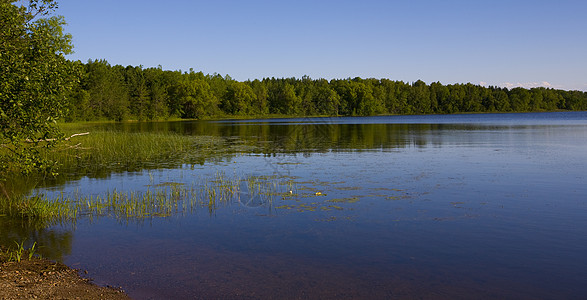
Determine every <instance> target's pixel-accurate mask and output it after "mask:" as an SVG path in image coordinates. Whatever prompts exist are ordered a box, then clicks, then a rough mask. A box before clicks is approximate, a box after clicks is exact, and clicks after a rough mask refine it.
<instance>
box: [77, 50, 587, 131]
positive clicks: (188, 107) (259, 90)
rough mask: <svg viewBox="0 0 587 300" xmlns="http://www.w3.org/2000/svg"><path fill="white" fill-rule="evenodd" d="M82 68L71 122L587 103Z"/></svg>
mask: <svg viewBox="0 0 587 300" xmlns="http://www.w3.org/2000/svg"><path fill="white" fill-rule="evenodd" d="M81 68H82V69H83V72H82V77H81V79H80V83H79V85H78V86H77V87H76V88H75V89H74V90H73V91H72V92H71V94H70V95H69V97H68V99H69V103H68V113H67V115H66V121H90V120H117V121H122V120H127V119H134V120H159V119H168V118H187V119H202V118H212V117H227V116H257V117H262V116H266V115H270V114H278V115H290V116H313V115H328V116H340V115H342V116H366V115H377V114H450V113H464V112H527V111H554V110H587V93H586V92H581V91H563V90H555V89H547V88H533V89H524V88H514V89H511V90H508V89H506V88H499V87H482V86H479V85H473V84H470V83H468V84H452V85H442V84H440V83H437V82H435V83H431V84H429V85H428V84H426V83H424V82H423V81H420V80H418V81H416V82H414V83H405V82H402V81H392V80H389V79H361V78H354V79H333V80H330V81H328V80H325V79H311V78H309V77H306V76H304V77H302V78H301V79H297V78H265V79H263V80H253V81H250V80H249V81H245V82H239V81H236V80H234V79H232V78H230V77H229V76H228V75H227V76H224V77H222V76H220V75H217V74H213V75H209V74H208V75H204V74H203V73H202V72H195V71H193V70H190V71H189V72H181V71H165V70H162V69H161V68H146V69H145V68H142V67H134V66H128V67H123V66H120V65H116V66H111V65H110V64H109V63H108V62H107V61H105V60H94V61H92V60H90V61H88V62H87V63H86V64H82V66H81Z"/></svg>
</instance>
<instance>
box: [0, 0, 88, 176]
mask: <svg viewBox="0 0 587 300" xmlns="http://www.w3.org/2000/svg"><path fill="white" fill-rule="evenodd" d="M17 3H18V1H8V0H2V1H0V70H1V72H0V180H3V179H5V178H6V176H7V174H8V172H12V171H19V172H25V173H26V172H31V171H34V170H38V169H39V168H43V167H46V166H49V164H48V163H47V162H43V161H42V160H41V159H40V156H39V155H38V150H39V148H40V147H46V146H50V145H51V144H52V143H51V142H48V141H56V140H57V138H59V137H60V133H59V131H58V129H57V127H56V126H55V122H56V121H57V120H59V119H60V118H62V117H63V115H64V114H65V112H66V109H67V99H66V98H65V97H66V95H67V94H69V93H71V92H72V90H73V87H74V85H75V82H76V81H77V80H78V76H79V71H78V69H77V67H78V65H77V64H76V63H73V62H70V61H68V60H67V59H65V57H64V55H66V54H69V53H70V52H71V50H72V45H71V36H70V35H69V34H65V33H64V32H63V25H64V24H65V21H64V20H63V18H62V17H55V16H52V17H49V14H50V13H52V12H53V10H54V9H55V7H56V6H57V3H56V2H55V1H53V0H32V1H30V2H29V5H28V7H24V6H21V5H18V4H17Z"/></svg>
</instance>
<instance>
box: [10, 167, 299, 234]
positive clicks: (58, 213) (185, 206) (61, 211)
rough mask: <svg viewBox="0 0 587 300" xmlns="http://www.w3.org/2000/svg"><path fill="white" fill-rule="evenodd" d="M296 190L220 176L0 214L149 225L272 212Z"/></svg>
mask: <svg viewBox="0 0 587 300" xmlns="http://www.w3.org/2000/svg"><path fill="white" fill-rule="evenodd" d="M292 190H295V187H294V186H293V183H292V182H291V181H280V180H278V179H277V178H274V177H252V176H251V177H247V178H244V179H241V178H237V177H228V176H226V175H225V174H224V173H216V174H215V175H214V176H213V177H210V178H207V179H204V180H202V181H200V182H198V183H195V184H193V185H192V186H184V185H182V184H177V183H165V184H159V185H155V186H151V187H149V189H148V190H146V191H142V192H136V191H126V192H124V191H117V190H113V191H109V192H106V193H105V194H103V195H94V196H87V195H80V194H78V193H76V194H73V195H69V196H65V195H63V194H61V195H60V196H58V197H53V198H50V197H47V196H44V195H37V196H33V197H28V198H27V197H13V198H10V199H6V201H0V214H6V215H10V216H12V217H19V218H22V219H24V220H28V221H30V222H35V223H36V224H38V226H41V227H47V226H50V225H53V224H57V223H60V224H64V223H75V222H77V220H79V219H80V218H84V217H87V218H90V219H96V218H101V217H110V218H115V219H117V220H119V221H122V222H133V221H138V222H141V221H144V220H146V219H153V218H158V217H168V216H172V215H183V214H193V213H195V212H197V211H198V210H201V209H203V210H205V211H207V212H208V213H209V214H210V215H213V214H214V213H215V212H216V210H217V209H219V208H222V207H226V206H229V205H238V206H240V207H245V208H256V207H266V208H267V209H269V210H271V209H272V208H273V202H274V200H275V199H276V198H278V197H290V196H292V194H293V191H292Z"/></svg>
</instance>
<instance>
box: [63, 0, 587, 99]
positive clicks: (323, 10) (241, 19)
mask: <svg viewBox="0 0 587 300" xmlns="http://www.w3.org/2000/svg"><path fill="white" fill-rule="evenodd" d="M59 3H60V7H59V9H58V10H57V14H59V15H63V16H64V17H65V19H66V21H67V22H68V26H67V27H66V31H67V32H69V33H71V34H72V35H73V42H74V46H75V48H74V51H75V53H74V54H73V55H71V56H70V59H74V60H77V59H79V60H81V61H83V62H86V61H87V60H88V59H106V60H108V62H110V63H111V64H112V65H115V64H120V65H124V66H127V65H133V66H138V65H143V66H144V67H156V66H158V65H161V66H162V67H163V69H166V70H183V71H187V70H189V69H190V68H193V69H194V70H196V71H203V72H204V73H206V74H208V73H210V74H212V73H219V74H222V75H226V74H228V75H230V76H231V77H233V78H235V79H237V80H247V79H256V78H258V79H261V78H264V77H298V78H300V77H302V76H303V75H308V76H310V77H312V78H315V79H316V78H326V79H333V78H348V77H356V76H360V77H362V78H389V79H392V80H402V81H405V82H413V81H416V80H418V79H421V80H423V81H425V82H426V83H431V82H436V81H439V82H441V83H443V84H452V83H466V82H471V83H474V84H482V85H497V86H506V87H513V86H524V87H533V86H549V87H553V88H561V89H567V90H569V89H575V90H584V91H587V38H586V37H587V18H586V17H585V15H586V14H587V2H586V1H583V0H581V1H578V0H577V1H567V0H559V1H540V0H538V1H515V0H513V1H501V0H495V1H474V0H469V1H455V0H446V1H418V2H415V1H375V0H361V1H345V0H339V1H320V0H314V1H306V0H297V1H261V0H250V1H223V0H217V1H188V0H167V1H145V0H143V1H135V0H122V1H121V0H100V1H97V0H94V1H83V0H60V1H59Z"/></svg>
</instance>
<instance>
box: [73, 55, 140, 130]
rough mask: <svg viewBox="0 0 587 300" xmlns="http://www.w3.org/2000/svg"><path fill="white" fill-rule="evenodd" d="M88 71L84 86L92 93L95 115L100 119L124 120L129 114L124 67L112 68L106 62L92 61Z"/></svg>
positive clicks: (88, 65) (91, 100)
mask: <svg viewBox="0 0 587 300" xmlns="http://www.w3.org/2000/svg"><path fill="white" fill-rule="evenodd" d="M86 70H87V73H88V76H87V79H86V80H85V82H83V83H82V84H83V85H84V86H85V89H86V90H87V91H89V93H90V102H91V106H92V110H93V112H94V115H95V116H96V117H98V118H107V119H110V120H116V121H122V120H124V119H125V118H126V117H127V116H128V114H129V94H128V90H127V87H126V84H125V79H124V73H125V69H124V68H123V67H122V66H115V67H111V66H110V64H109V63H108V62H107V61H106V60H94V61H92V60H90V61H88V63H87V64H86Z"/></svg>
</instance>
